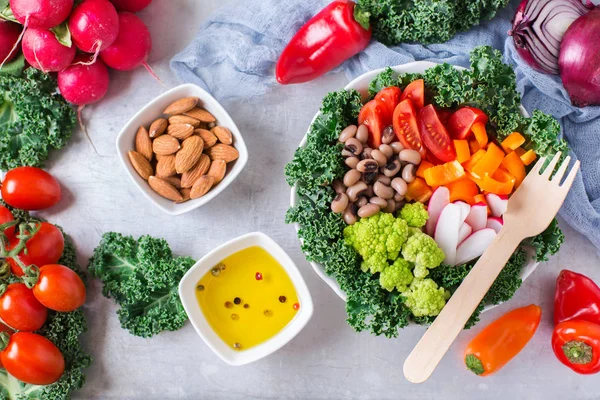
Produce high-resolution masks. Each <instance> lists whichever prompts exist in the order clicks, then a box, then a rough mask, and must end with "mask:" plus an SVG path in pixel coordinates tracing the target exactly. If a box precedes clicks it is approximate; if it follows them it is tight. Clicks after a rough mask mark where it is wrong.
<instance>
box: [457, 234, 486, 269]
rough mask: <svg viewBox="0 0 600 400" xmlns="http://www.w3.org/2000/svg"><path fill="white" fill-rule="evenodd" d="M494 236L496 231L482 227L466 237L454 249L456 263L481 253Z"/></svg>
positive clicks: (459, 263) (467, 260) (466, 260)
mask: <svg viewBox="0 0 600 400" xmlns="http://www.w3.org/2000/svg"><path fill="white" fill-rule="evenodd" d="M495 237H496V231H494V230H493V229H490V228H484V229H481V230H479V231H477V232H475V233H474V234H472V235H471V236H469V237H468V238H466V239H465V241H464V242H462V243H461V244H460V246H458V249H456V265H461V264H464V263H466V262H469V261H471V260H473V259H475V258H477V257H479V256H480V255H482V254H483V252H484V251H485V250H486V249H487V248H488V247H489V245H490V244H491V243H492V241H493V240H494V238H495Z"/></svg>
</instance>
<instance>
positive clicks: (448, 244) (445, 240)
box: [434, 203, 461, 265]
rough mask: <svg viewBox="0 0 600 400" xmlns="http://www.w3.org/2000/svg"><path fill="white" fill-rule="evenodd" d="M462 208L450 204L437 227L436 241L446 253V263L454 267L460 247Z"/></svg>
mask: <svg viewBox="0 0 600 400" xmlns="http://www.w3.org/2000/svg"><path fill="white" fill-rule="evenodd" d="M460 213H461V207H460V206H459V205H458V204H453V203H450V204H448V205H447V206H446V207H444V209H443V210H442V213H441V214H440V219H438V223H437V226H436V227H435V236H434V239H435V241H436V243H437V244H438V246H440V248H441V249H442V251H443V252H444V255H445V256H446V258H444V262H445V263H446V264H448V265H454V264H455V263H454V261H455V259H456V247H457V246H458V230H459V228H460V225H461V222H460Z"/></svg>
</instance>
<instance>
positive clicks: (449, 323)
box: [404, 225, 523, 383]
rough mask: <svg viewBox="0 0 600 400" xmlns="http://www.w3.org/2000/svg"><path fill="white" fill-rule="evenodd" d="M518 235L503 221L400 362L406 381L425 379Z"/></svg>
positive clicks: (515, 242) (452, 339) (495, 274)
mask: <svg viewBox="0 0 600 400" xmlns="http://www.w3.org/2000/svg"><path fill="white" fill-rule="evenodd" d="M518 236H520V235H518V232H515V231H514V230H511V229H510V228H509V227H508V226H507V225H504V227H503V228H502V229H501V230H500V232H498V235H497V236H496V238H495V239H494V241H493V242H492V243H491V244H490V246H489V247H488V248H487V249H486V251H485V252H484V253H483V255H482V256H481V257H480V258H479V261H478V262H477V264H475V266H474V267H473V269H472V270H471V272H469V274H468V275H467V276H466V278H465V279H464V280H463V282H462V283H461V285H460V286H459V287H458V289H456V291H455V292H454V294H453V295H452V297H451V298H450V300H449V301H448V303H447V304H446V306H445V307H444V308H443V309H442V312H441V313H440V315H438V317H437V318H436V319H435V321H434V322H433V324H431V326H430V327H429V329H427V332H425V334H424V335H423V337H422V338H421V340H420V341H419V343H417V345H416V346H415V348H414V349H413V351H412V352H411V353H410V355H409V356H408V358H407V359H406V361H405V362H404V376H405V377H406V379H408V381H410V382H412V383H421V382H425V381H426V380H427V378H429V376H430V375H431V374H432V373H433V371H434V369H435V367H436V366H437V365H438V363H439V362H440V361H441V360H442V358H443V357H444V354H446V352H447V351H448V349H449V348H450V345H452V342H454V340H455V339H456V337H457V336H458V334H459V333H460V332H461V331H462V330H463V328H464V326H465V324H466V323H467V321H468V320H469V317H471V315H472V314H473V311H475V309H476V308H477V305H478V304H479V303H480V302H481V300H482V299H483V296H485V294H486V293H487V291H488V290H489V288H490V286H492V284H493V283H494V281H495V280H496V278H497V277H498V274H500V271H502V268H504V266H505V265H506V262H507V261H508V259H509V258H510V256H511V255H512V254H513V252H514V250H515V249H516V248H517V246H518V245H519V243H520V242H521V240H522V239H523V238H521V237H518Z"/></svg>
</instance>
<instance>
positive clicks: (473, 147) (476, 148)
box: [469, 139, 481, 154]
mask: <svg viewBox="0 0 600 400" xmlns="http://www.w3.org/2000/svg"><path fill="white" fill-rule="evenodd" d="M469 149H470V150H471V154H475V153H477V152H478V151H479V150H480V149H481V146H480V145H479V143H477V140H475V139H473V140H469Z"/></svg>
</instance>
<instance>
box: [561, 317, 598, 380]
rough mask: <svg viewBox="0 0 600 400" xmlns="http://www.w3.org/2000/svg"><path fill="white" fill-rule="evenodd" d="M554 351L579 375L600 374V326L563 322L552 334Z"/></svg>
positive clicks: (581, 321)
mask: <svg viewBox="0 0 600 400" xmlns="http://www.w3.org/2000/svg"><path fill="white" fill-rule="evenodd" d="M552 350H554V354H555V355H556V358H558V360H559V361H560V362H561V363H563V364H564V365H566V366H567V367H569V368H571V369H572V370H573V371H575V372H577V373H578V374H584V375H589V374H596V373H598V372H600V325H598V324H594V323H591V322H588V321H583V320H579V319H574V320H571V321H565V322H561V323H560V324H558V325H556V327H555V328H554V332H553V333H552Z"/></svg>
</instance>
